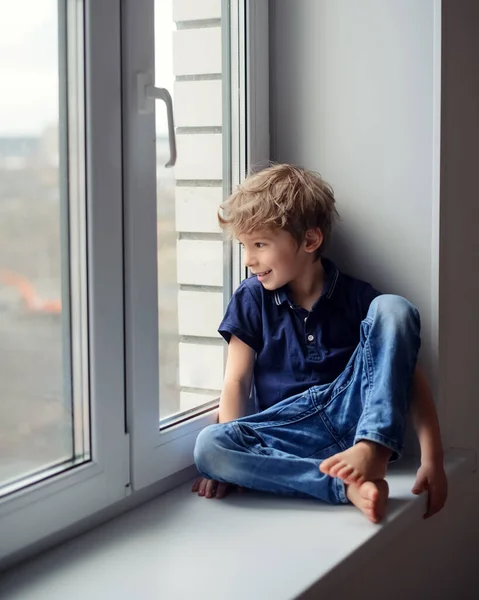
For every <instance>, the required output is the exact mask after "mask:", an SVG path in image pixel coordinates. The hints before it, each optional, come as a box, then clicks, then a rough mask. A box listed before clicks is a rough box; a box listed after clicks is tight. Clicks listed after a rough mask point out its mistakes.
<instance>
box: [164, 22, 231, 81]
mask: <svg viewBox="0 0 479 600" xmlns="http://www.w3.org/2000/svg"><path fill="white" fill-rule="evenodd" d="M173 72H174V74H175V75H176V76H178V75H205V74H212V73H221V28H220V27H205V28H202V29H180V30H178V31H175V32H174V34H173Z"/></svg>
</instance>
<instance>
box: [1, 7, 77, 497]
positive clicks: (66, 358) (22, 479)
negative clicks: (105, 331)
mask: <svg viewBox="0 0 479 600" xmlns="http://www.w3.org/2000/svg"><path fill="white" fill-rule="evenodd" d="M67 6H68V8H67ZM0 14H1V15H2V18H1V20H0V80H1V81H2V93H1V95H0V398H1V401H0V495H2V494H5V493H8V492H11V491H13V490H15V489H17V488H18V487H22V486H23V485H26V484H29V483H32V482H34V481H36V480H38V479H39V478H42V477H45V476H47V475H50V474H51V473H52V469H54V470H61V469H63V468H67V467H70V466H71V465H72V464H74V463H75V462H78V461H80V462H81V461H83V460H86V459H88V458H89V448H88V446H89V442H88V438H89V432H88V427H87V425H86V424H87V422H88V410H87V409H88V402H87V401H86V400H85V396H84V394H85V393H86V392H87V389H86V386H85V385H84V382H83V379H82V377H83V374H84V372H85V367H86V351H85V348H86V336H85V335H84V334H83V332H84V331H85V328H86V319H85V303H84V302H83V301H82V294H83V295H84V294H85V286H84V281H85V270H86V266H85V260H84V256H85V254H84V252H83V246H84V244H85V235H84V216H83V212H84V211H83V207H84V194H83V185H84V176H83V168H84V153H83V148H84V139H83V105H84V103H83V77H82V71H83V67H82V44H83V29H82V18H81V15H82V3H81V2H79V1H71V2H66V3H65V8H64V7H63V3H61V2H58V1H57V0H16V1H15V2H11V0H0ZM67 15H68V29H67ZM67 35H68V39H69V44H68V52H67V51H66V43H65V41H66V36H67ZM67 69H68V70H67ZM67 73H68V78H67ZM67 82H68V83H67ZM67 98H68V110H67ZM67 131H68V133H69V135H68V136H67ZM67 157H70V158H69V159H68V160H67ZM70 260H71V262H72V265H73V264H74V265H75V267H74V268H73V269H70V268H69V264H70ZM70 299H71V300H70ZM71 322H72V323H73V324H74V327H73V329H72V328H71V326H70V323H71ZM72 365H75V369H72ZM73 399H75V402H73ZM74 407H75V410H74Z"/></svg>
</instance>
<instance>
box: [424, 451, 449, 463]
mask: <svg viewBox="0 0 479 600" xmlns="http://www.w3.org/2000/svg"><path fill="white" fill-rule="evenodd" d="M443 463H444V452H443V450H442V447H440V448H428V449H427V450H426V451H424V452H421V464H422V465H426V464H427V465H442V464H443Z"/></svg>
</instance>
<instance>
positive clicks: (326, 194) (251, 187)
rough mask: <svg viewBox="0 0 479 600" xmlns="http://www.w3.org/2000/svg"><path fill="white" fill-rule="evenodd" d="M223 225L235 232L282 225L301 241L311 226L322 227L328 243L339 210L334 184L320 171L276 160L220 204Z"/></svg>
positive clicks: (232, 233)
mask: <svg viewBox="0 0 479 600" xmlns="http://www.w3.org/2000/svg"><path fill="white" fill-rule="evenodd" d="M220 210H222V213H223V214H220V213H218V220H219V224H220V226H221V227H222V228H223V229H225V230H227V231H228V232H229V233H230V234H231V235H233V236H236V237H237V236H239V235H242V234H245V233H246V234H248V233H252V232H254V231H255V230H258V229H272V230H275V229H283V230H285V231H287V232H288V233H290V234H291V236H292V237H293V238H294V240H295V241H296V242H297V244H298V245H300V244H301V243H302V242H303V240H304V236H305V234H306V231H307V230H308V229H312V228H317V227H318V228H319V229H320V230H321V233H322V234H323V243H322V245H321V248H320V249H318V251H317V252H316V257H319V256H320V254H321V253H322V250H323V249H324V247H325V246H326V245H327V243H328V241H329V239H330V237H331V231H332V227H333V223H334V221H335V219H336V218H337V217H339V215H338V212H337V210H336V207H335V199H334V192H333V189H332V188H331V186H330V185H329V184H328V183H326V181H324V179H322V177H321V176H320V175H318V174H317V173H313V172H312V171H307V170H306V169H303V168H301V167H297V166H294V165H288V164H275V165H272V166H270V167H268V168H267V169H264V170H263V171H259V172H257V173H254V174H252V175H250V176H248V177H247V178H246V179H245V181H244V182H243V183H242V184H241V185H239V186H238V187H237V188H236V190H235V191H234V192H233V193H232V194H231V195H230V196H229V198H227V200H226V201H225V202H224V203H223V204H222V205H221V207H220Z"/></svg>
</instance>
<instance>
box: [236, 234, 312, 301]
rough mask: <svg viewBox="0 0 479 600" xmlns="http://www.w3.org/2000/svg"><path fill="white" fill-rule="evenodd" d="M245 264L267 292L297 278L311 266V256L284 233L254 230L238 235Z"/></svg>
mask: <svg viewBox="0 0 479 600" xmlns="http://www.w3.org/2000/svg"><path fill="white" fill-rule="evenodd" d="M238 241H239V242H240V244H241V245H242V246H243V251H244V261H245V264H246V266H247V267H248V268H249V269H250V271H251V272H252V273H253V274H255V275H257V277H258V280H259V281H260V282H261V283H262V284H263V286H264V287H265V288H266V289H267V290H276V289H278V288H280V287H282V286H283V285H286V284H289V283H291V282H292V281H294V280H296V279H298V278H299V277H301V275H302V274H303V272H304V270H305V269H306V268H307V267H308V265H310V264H311V261H312V255H311V252H308V251H307V250H306V249H305V248H303V245H301V246H299V247H298V244H297V243H296V241H295V240H294V238H293V237H292V235H291V234H290V233H288V232H287V231H283V230H277V231H271V230H269V229H265V230H257V231H254V232H253V233H246V234H243V235H240V236H238Z"/></svg>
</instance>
